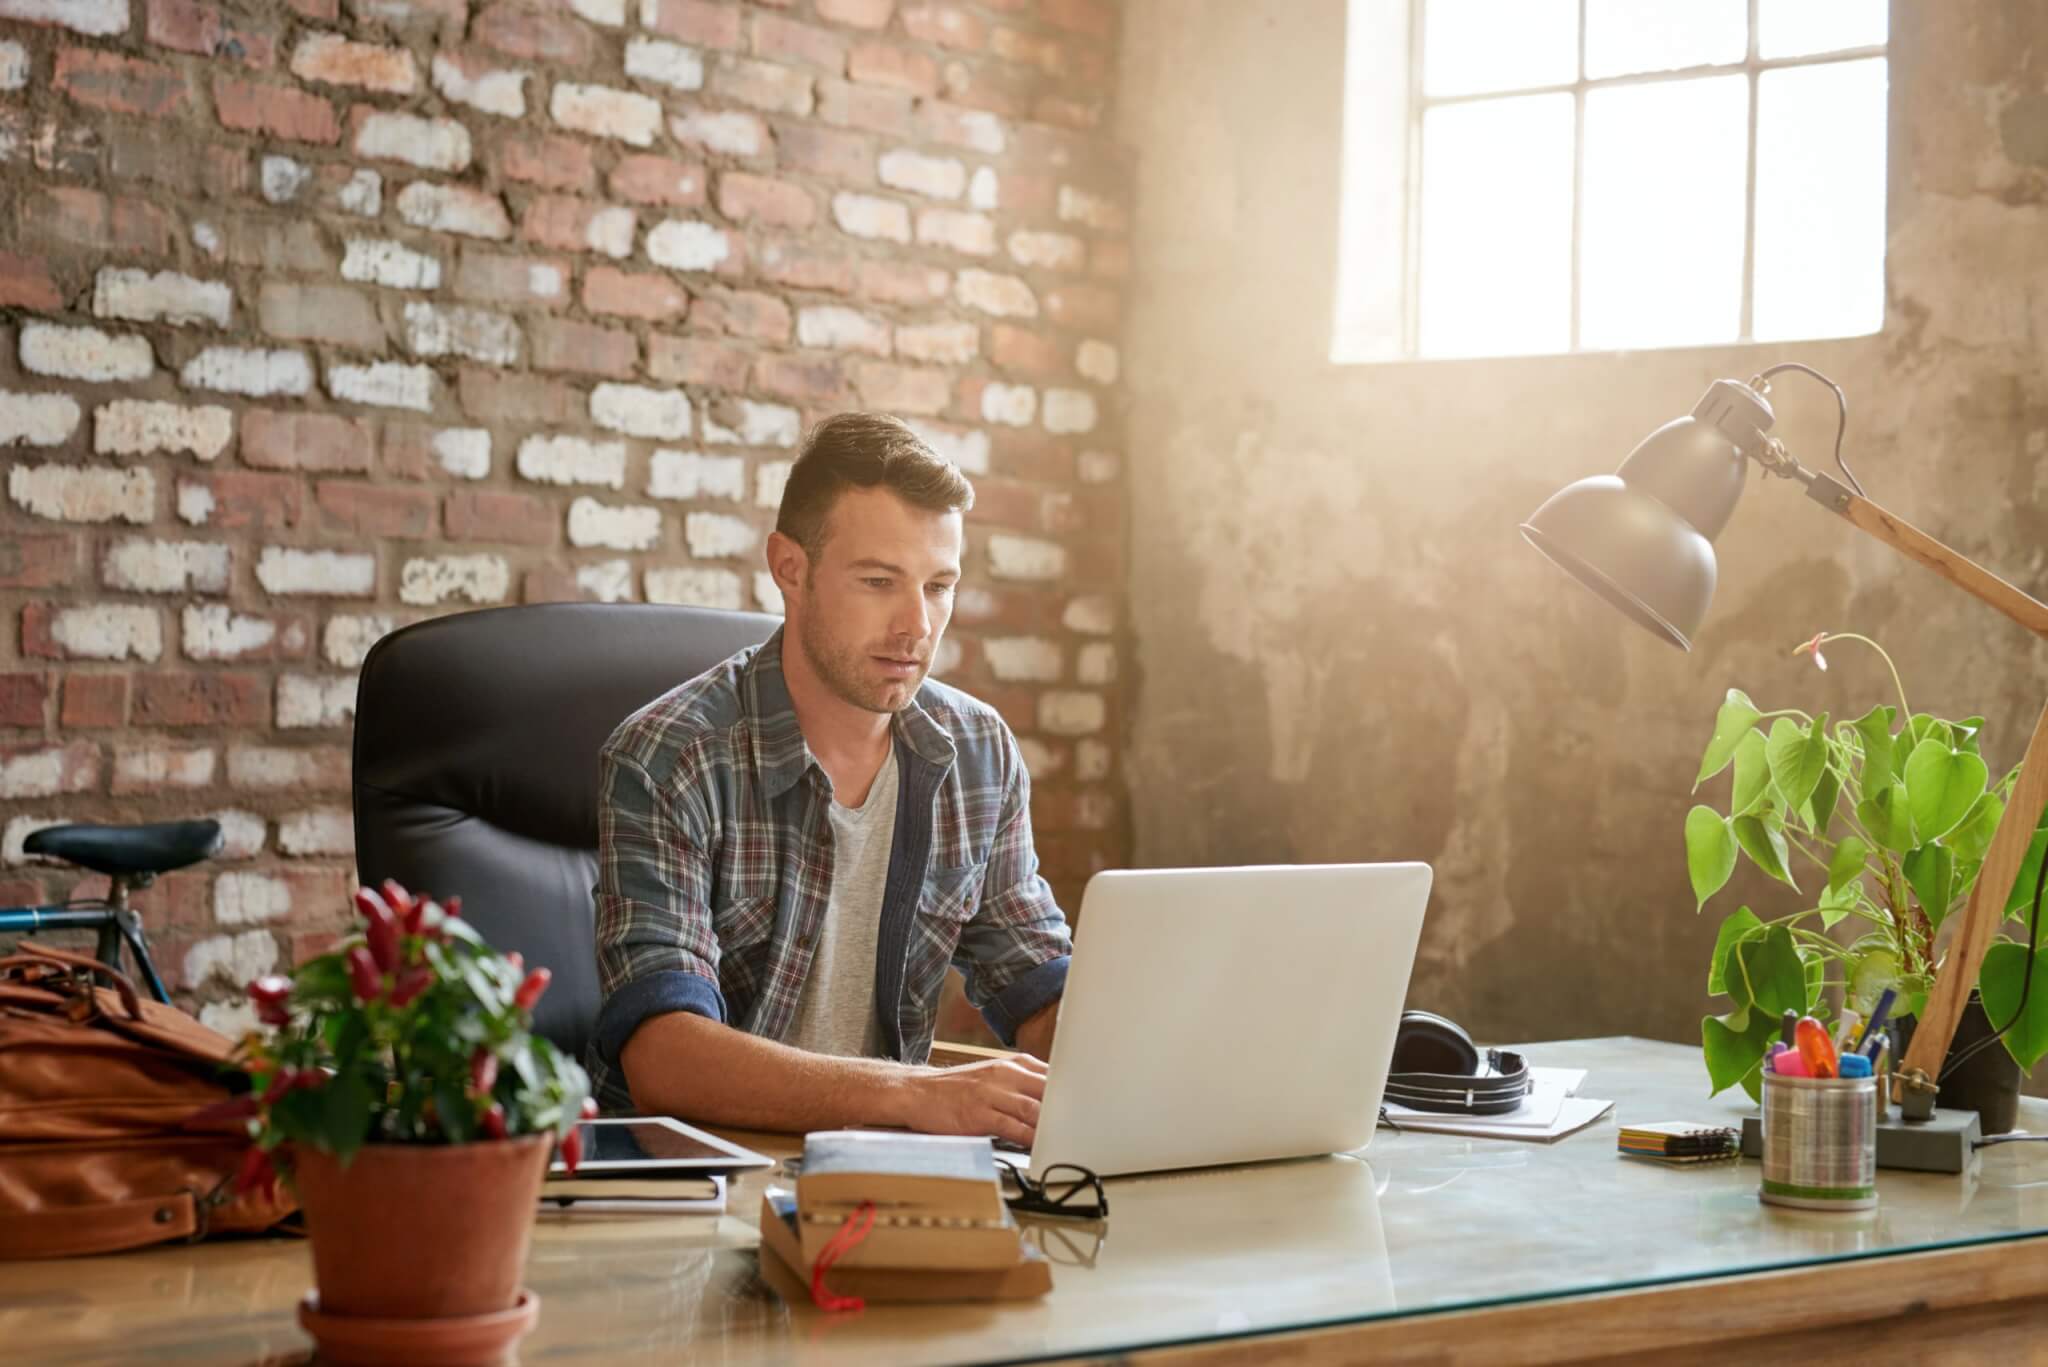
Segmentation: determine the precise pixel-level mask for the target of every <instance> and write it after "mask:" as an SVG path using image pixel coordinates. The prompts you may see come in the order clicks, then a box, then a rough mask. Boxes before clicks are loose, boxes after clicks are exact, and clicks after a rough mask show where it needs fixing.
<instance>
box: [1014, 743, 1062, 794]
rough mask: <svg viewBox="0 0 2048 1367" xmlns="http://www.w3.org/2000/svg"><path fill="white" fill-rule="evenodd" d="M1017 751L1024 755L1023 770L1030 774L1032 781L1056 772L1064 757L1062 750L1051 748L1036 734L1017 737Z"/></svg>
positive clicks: (1038, 780)
mask: <svg viewBox="0 0 2048 1367" xmlns="http://www.w3.org/2000/svg"><path fill="white" fill-rule="evenodd" d="M1017 753H1018V754H1020V755H1022V756H1023V757H1024V772H1026V773H1028V774H1030V775H1031V781H1032V782H1033V783H1038V782H1041V781H1042V780H1044V779H1048V778H1051V777H1052V776H1053V775H1054V774H1057V773H1058V772H1059V771H1060V769H1061V768H1062V767H1063V764H1064V762H1065V759H1066V755H1065V754H1064V753H1063V752H1061V751H1058V750H1055V749H1053V748H1052V747H1051V746H1050V745H1047V744H1046V743H1045V742H1044V741H1042V740H1040V739H1038V738H1037V737H1036V736H1019V737H1017Z"/></svg>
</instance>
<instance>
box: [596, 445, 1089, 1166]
mask: <svg viewBox="0 0 2048 1367" xmlns="http://www.w3.org/2000/svg"><path fill="white" fill-rule="evenodd" d="M973 502H974V489H973V486H971V485H970V484H969V483H968V482H967V479H966V478H965V477H964V476H963V475H962V474H961V473H960V471H959V470H958V469H957V468H955V467H954V466H953V465H952V464H950V463H949V462H947V461H946V460H944V459H943V458H941V457H940V456H938V455H937V454H936V453H934V452H933V451H932V450H931V448H930V447H928V446H927V445H925V443H924V442H923V441H922V440H920V439H919V438H918V436H917V434H916V433H915V432H913V431H911V429H910V428H909V427H907V426H905V425H904V424H903V423H901V422H898V421H897V420H895V419H893V418H888V417H881V416H876V415H871V414H864V413H842V414H839V415H838V416H836V417H833V418H830V419H827V420H826V421H825V422H823V423H820V424H819V425H818V427H817V428H816V429H815V430H814V431H813V432H812V433H811V435H810V437H809V439H808V440H807V441H806V443H805V445H804V448H803V450H802V452H801V453H800V454H799V455H798V457H797V460H796V462H795V464H794V466H793V467H792V468H791V470H790V474H789V480H788V483H787V485H786V486H785V489H784V492H783V496H782V507H781V511H780V513H779V514H778V516H777V518H776V526H775V532H774V533H773V534H772V535H771V536H770V537H769V539H768V567H769V570H770V571H771V572H772V573H773V575H774V577H775V584H776V587H777V588H778V589H780V590H781V592H782V595H783V602H784V605H785V622H784V625H783V627H782V628H781V629H780V630H778V631H777V632H776V633H775V634H774V635H773V636H772V637H770V638H769V639H768V641H767V642H766V643H765V644H763V645H761V646H758V647H753V648H749V649H747V650H743V651H741V652H740V653H739V654H737V655H735V656H733V657H732V658H731V659H729V660H727V661H725V662H724V663H722V664H720V665H718V666H716V667H714V668H713V669H711V670H709V671H707V672H706V673H704V674H701V675H699V676H698V677H697V678H694V679H691V680H690V681H688V682H687V683H684V684H682V685H681V686H679V687H677V688H675V689H673V690H671V691H670V692H668V693H666V694H664V695H663V696H662V697H660V698H657V699H656V700H655V701H653V702H651V703H649V704H648V705H647V706H645V707H643V708H641V709H640V710H639V711H638V712H636V713H634V714H633V715H632V716H631V717H628V718H627V719H626V720H625V722H624V723H622V724H621V725H620V726H619V728H618V730H617V731H616V732H614V733H613V735H612V737H611V739H610V740H609V741H607V742H606V743H605V747H604V750H603V753H602V757H601V762H600V782H599V815H598V872H597V886H596V889H595V891H596V898H597V956H598V973H599V978H600V980H601V984H602V988H603V992H604V1006H603V1009H602V1011H601V1012H600V1014H599V1017H598V1022H597V1029H596V1034H595V1039H594V1041H593V1043H592V1046H591V1053H592V1059H591V1062H592V1065H593V1066H592V1070H591V1071H592V1077H593V1079H594V1081H595V1082H596V1083H597V1087H598V1095H599V1098H600V1100H601V1101H602V1102H603V1103H604V1104H605V1106H606V1108H607V1109H608V1110H619V1109H629V1108H630V1109H638V1110H642V1111H647V1112H655V1113H661V1114H672V1115H677V1116H680V1117H682V1118H685V1119H689V1120H694V1121H699V1122H703V1123H707V1124H723V1125H737V1126H745V1127H749V1128H756V1129H768V1130H781V1131H803V1130H811V1129H819V1128H827V1127H833V1126H840V1125H849V1124H878V1125H900V1126H906V1127H908V1128H911V1129H917V1130H924V1131H928V1132H934V1133H952V1134H993V1135H997V1136H999V1137H1001V1138H1004V1139H1008V1140H1011V1141H1012V1142H1015V1143H1018V1144H1022V1145H1025V1146H1027V1147H1028V1146H1029V1144H1030V1143H1031V1139H1032V1135H1033V1132H1034V1130H1035V1127H1036V1124H1037V1118H1038V1106H1039V1101H1040V1099H1041V1098H1042V1097H1043V1095H1044V1091H1045V1065H1044V1063H1043V1062H1041V1060H1043V1059H1044V1058H1046V1057H1047V1056H1048V1055H1049V1054H1050V1053H1051V1047H1052V1033H1053V1017H1054V1012H1055V1009H1056V1007H1057V1005H1058V1000H1059V996H1060V992H1061V990H1062V988H1063V987H1064V985H1065V983H1066V976H1067V959H1068V955H1069V953H1070V952H1071V950H1072V940H1071V938H1070V937H1069V935H1068V932H1067V925H1066V918H1065V917H1064V916H1062V915H1061V913H1060V909H1059V907H1058V906H1057V905H1056V904H1055V903H1054V901H1053V898H1052V892H1051V889H1050V888H1048V887H1047V886H1046V883H1045V880H1044V879H1042V878H1040V877H1039V876H1038V857H1037V854H1036V853H1035V852H1034V850H1033V848H1032V841H1031V811H1030V778H1029V775H1028V774H1027V773H1026V772H1025V768H1024V761H1023V757H1022V755H1021V753H1020V752H1019V750H1018V748H1017V741H1016V738H1015V737H1013V736H1012V735H1011V734H1010V730H1009V728H1008V727H1007V726H1005V725H1004V724H1003V720H1002V718H1001V717H1000V716H998V715H997V713H996V712H995V710H994V709H993V708H991V707H989V706H988V705H986V704H985V703H982V702H979V701H977V700H975V699H974V698H971V697H969V696H967V695H966V694H965V693H962V692H960V691H959V690H958V689H954V688H950V687H947V686H946V685H944V684H941V683H936V682H933V681H931V680H929V679H927V678H926V674H927V673H928V671H929V670H930V668H931V664H932V660H933V658H934V655H935V653H936V652H937V650H938V646H939V641H940V638H941V637H942V636H943V635H944V633H945V630H946V624H947V621H948V620H949V619H950V618H951V616H952V612H953V595H954V591H955V588H956V587H957V585H958V583H959V580H960V550H961V540H962V531H961V524H962V516H963V514H964V513H965V512H966V511H967V509H968V508H970V507H971V506H973ZM949 962H952V963H957V964H958V965H959V966H960V968H961V970H962V973H963V975H964V976H965V979H966V985H967V996H968V1000H969V1001H971V1002H972V1003H973V1004H974V1005H975V1006H976V1007H977V1008H978V1009H979V1010H980V1011H981V1013H982V1015H983V1016H984V1017H985V1018H986V1019H987V1020H988V1022H989V1025H990V1026H991V1027H992V1028H993V1029H994V1030H995V1032H996V1034H997V1035H998V1036H999V1037H1001V1038H1002V1039H1003V1040H1004V1041H1005V1042H1006V1043H1012V1044H1015V1045H1016V1046H1017V1047H1018V1048H1020V1049H1022V1050H1024V1051H1026V1055H1027V1056H1019V1057H1017V1058H1015V1059H1013V1060H1007V1059H1006V1060H995V1061H989V1062H983V1063H977V1064H973V1065H969V1066H966V1067H960V1068H949V1069H937V1068H930V1067H927V1066H925V1060H926V1058H927V1057H928V1055H929V1054H930V1051H931V1043H932V1033H933V1028H934V1022H935V1018H936V1015H937V1011H938V1005H939V991H940V988H941V986H942V984H943V983H944V980H945V974H946V967H947V964H948V963H949ZM1032 1056H1035V1057H1032Z"/></svg>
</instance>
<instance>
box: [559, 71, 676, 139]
mask: <svg viewBox="0 0 2048 1367" xmlns="http://www.w3.org/2000/svg"><path fill="white" fill-rule="evenodd" d="M548 117H549V118H552V119H553V120H554V121H555V122H556V123H557V124H559V125H560V126H561V127H563V128H567V129H570V130H572V131H574V132H578V133H588V134H590V135H591V136H592V137H598V138H613V139H616V140H617V141H619V142H623V143H626V144H628V145H630V146H633V147H648V146H651V145H652V144H653V142H654V137H655V135H656V134H657V133H659V132H660V131H661V101H659V100H654V99H649V98H648V97H647V96H645V95H641V94H638V93H636V92H634V91H631V90H613V89H612V88H610V87H609V86H602V85H578V84H576V83H575V82H573V81H557V82H556V83H555V88H554V91H553V93H552V94H550V95H549V97H548Z"/></svg>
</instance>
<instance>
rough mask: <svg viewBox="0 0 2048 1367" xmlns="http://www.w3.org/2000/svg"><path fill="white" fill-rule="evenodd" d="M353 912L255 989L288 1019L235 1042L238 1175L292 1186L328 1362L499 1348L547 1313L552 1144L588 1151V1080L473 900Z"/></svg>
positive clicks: (535, 975) (571, 1159)
mask: <svg viewBox="0 0 2048 1367" xmlns="http://www.w3.org/2000/svg"><path fill="white" fill-rule="evenodd" d="M355 905H356V910H357V911H358V912H359V913H360V915H361V918H362V924H361V930H360V932H359V933H358V934H356V935H354V936H352V937H351V938H350V939H349V940H347V941H346V942H344V943H343V944H342V945H341V946H340V947H339V948H337V949H335V950H334V951H332V952H330V953H327V954H322V955H320V956H318V957H316V958H312V959H308V960H307V961H306V962H304V963H302V964H300V965H299V966H298V968H297V969H295V970H294V971H293V972H292V974H291V975H290V976H289V977H283V976H273V977H264V978H259V979H257V980H256V981H255V982H252V983H251V984H249V994H250V997H251V998H252V1000H253V1001H254V1003H255V1007H256V1014H257V1017H258V1019H259V1020H261V1021H262V1022H263V1023H264V1024H266V1025H268V1026H271V1027H274V1029H273V1030H272V1031H271V1032H270V1033H269V1034H268V1035H267V1036H266V1035H264V1034H262V1033H256V1034H252V1035H251V1036H250V1037H249V1038H248V1040H247V1041H245V1043H244V1045H243V1047H242V1051H241V1052H242V1057H241V1059H240V1062H241V1066H242V1067H244V1068H245V1069H246V1070H247V1071H248V1073H249V1074H250V1076H251V1078H252V1083H253V1085H252V1090H251V1092H250V1094H249V1096H248V1098H246V1100H245V1109H246V1111H247V1113H248V1123H249V1130H250V1134H251V1136H252V1138H253V1139H254V1140H255V1145H254V1147H253V1148H252V1149H251V1150H250V1153H249V1156H248V1158H247V1159H246V1161H245V1163H244V1165H243V1168H242V1172H241V1175H240V1179H239V1182H240V1185H243V1186H250V1185H257V1184H264V1183H274V1182H275V1181H276V1180H277V1178H278V1176H279V1175H280V1174H282V1175H283V1176H285V1177H286V1178H287V1179H288V1180H289V1181H290V1182H291V1183H292V1185H293V1186H294V1187H295V1188H296V1189H297V1190H298V1193H299V1197H300V1200H301V1202H302V1204H303V1206H304V1209H305V1213H306V1222H307V1228H308V1231H309V1233H310V1234H311V1237H312V1243H313V1267H314V1277H315V1281H316V1283H317V1292H314V1293H309V1294H308V1296H307V1299H306V1301H305V1302H304V1303H302V1305H301V1307H300V1321H301V1323H303V1324H304V1325H305V1326H306V1327H307V1329H308V1331H309V1332H311V1333H312V1334H313V1335H314V1337H315V1338H316V1339H318V1340H319V1341H320V1345H321V1352H322V1355H323V1359H324V1360H332V1361H372V1360H375V1361H393V1360H399V1359H405V1360H421V1361H425V1360H444V1361H456V1360H462V1361H474V1360H489V1359H490V1358H491V1356H493V1355H494V1354H496V1353H503V1352H507V1351H509V1350H510V1348H511V1345H512V1344H513V1343H514V1342H515V1341H516V1340H517V1338H518V1337H519V1336H520V1335H521V1334H523V1333H524V1332H525V1331H526V1330H527V1329H528V1328H530V1327H531V1325H532V1323H533V1320H534V1317H535V1313H536V1311H537V1308H538V1307H537V1302H536V1301H535V1298H534V1297H533V1296H532V1294H531V1293H530V1292H527V1291H524V1290H522V1289H521V1287H520V1285H519V1277H520V1272H521V1269H522V1268H523V1267H524V1266H525V1262H526V1250H527V1244H528V1240H529V1237H530V1235H531V1233H532V1227H533V1220H534V1215H535V1212H536V1211H537V1209H538V1207H539V1198H540V1185H541V1181H542V1178H543V1177H544V1175H545V1173H546V1169H547V1165H548V1159H549V1156H550V1154H551V1152H552V1151H553V1149H554V1148H555V1145H556V1143H557V1141H558V1139H559V1141H560V1143H561V1146H562V1154H563V1158H564V1160H565V1161H566V1162H567V1164H568V1165H569V1166H570V1167H571V1168H573V1167H574V1166H575V1164H576V1161H577V1159H578V1158H579V1157H580V1156H581V1155H580V1152H579V1148H580V1146H579V1142H578V1141H579V1138H580V1136H579V1134H578V1132H577V1131H576V1129H575V1125H576V1122H577V1121H578V1119H580V1118H584V1117H587V1116H589V1115H592V1114H595V1111H596V1106H595V1103H594V1102H593V1101H592V1100H591V1099H590V1082H589V1079H588V1078H587V1077H586V1076H585V1074H584V1072H583V1069H582V1068H581V1067H579V1066H578V1065H577V1063H576V1062H575V1060H574V1059H571V1058H568V1057H565V1056H564V1055H563V1054H561V1053H560V1052H559V1051H557V1050H556V1049H555V1047H554V1046H553V1045H552V1044H550V1043H549V1042H548V1041H547V1040H546V1039H543V1038H541V1037H540V1036H538V1035H535V1034H533V1033H532V1031H531V1023H532V1011H533V1005H534V1003H535V1002H536V1001H538V1000H539V999H540V996H541V994H542V993H543V992H545V991H546V990H547V985H548V978H549V973H548V970H547V969H545V968H534V969H531V970H529V969H527V968H526V967H525V966H524V964H523V963H522V962H521V961H520V957H519V956H518V955H517V954H501V953H499V952H497V951H496V950H494V949H492V948H490V946H488V945H486V944H485V943H484V941H483V939H482V937H481V936H479V935H478V934H477V932H476V930H475V929H474V928H473V927H472V926H471V925H470V924H469V923H468V922H467V921H465V920H463V919H462V917H461V914H460V902H459V899H456V898H450V899H449V900H448V902H447V904H446V905H445V906H444V905H442V904H440V903H438V902H435V901H433V900H432V899H430V898H426V897H416V896H414V895H413V894H412V893H410V892H408V891H406V889H404V888H403V887H401V886H399V885H398V884H397V883H395V882H390V881H387V882H386V883H385V884H384V886H383V890H382V891H381V892H379V891H376V890H373V889H371V888H358V889H357V891H356V894H355ZM493 1345H495V1346H493ZM479 1352H480V1353H481V1356H479Z"/></svg>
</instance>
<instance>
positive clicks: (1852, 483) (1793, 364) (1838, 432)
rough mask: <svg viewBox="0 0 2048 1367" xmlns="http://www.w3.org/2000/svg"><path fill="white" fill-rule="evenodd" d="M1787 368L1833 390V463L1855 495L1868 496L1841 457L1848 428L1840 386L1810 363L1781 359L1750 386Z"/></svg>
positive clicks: (1845, 401)
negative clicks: (1834, 410) (1808, 376)
mask: <svg viewBox="0 0 2048 1367" xmlns="http://www.w3.org/2000/svg"><path fill="white" fill-rule="evenodd" d="M1787 370H1796V371H1798V372H1799V373H1800V374H1802V375H1811V376H1812V377H1813V378H1814V379H1816V380H1819V381H1820V382H1821V383H1822V384H1824V385H1826V386H1827V387H1828V388H1829V389H1832V390H1834V391H1835V408H1836V410H1837V414H1838V416H1837V418H1836V422H1835V465H1836V467H1837V468H1838V469H1840V470H1841V472H1842V478H1844V479H1846V480H1848V481H1849V487H1850V488H1851V489H1854V490H1855V491H1856V496H1857V497H1858V498H1868V497H1869V495H1868V494H1866V493H1864V492H1863V481H1862V480H1860V479H1858V478H1856V472H1855V471H1853V470H1851V469H1850V468H1849V462H1847V461H1845V460H1843V459H1842V435H1843V433H1845V432H1847V431H1848V430H1849V396H1848V395H1846V394H1844V393H1843V392H1842V386H1840V385H1838V384H1836V383H1835V382H1834V381H1833V380H1831V379H1829V378H1828V377H1827V376H1825V375H1823V374H1821V373H1820V372H1819V371H1818V370H1815V369H1814V368H1813V367H1812V366H1810V365H1806V364H1804V363H1802V362H1799V361H1781V362H1779V363H1778V364H1777V365H1774V366H1771V367H1770V368H1769V369H1767V370H1764V371H1761V372H1759V373H1758V375H1757V377H1756V378H1755V379H1754V380H1751V381H1750V382H1749V383H1750V387H1751V388H1755V387H1756V386H1757V385H1758V384H1762V383H1763V382H1764V381H1767V380H1769V379H1770V378H1771V376H1773V375H1777V374H1780V373H1781V372H1783V371H1787ZM1765 388H1766V389H1768V388H1769V386H1768V385H1765Z"/></svg>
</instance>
